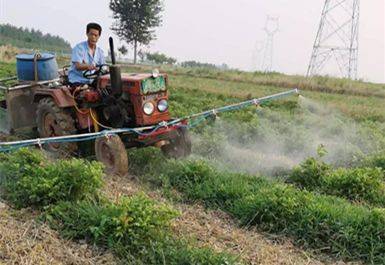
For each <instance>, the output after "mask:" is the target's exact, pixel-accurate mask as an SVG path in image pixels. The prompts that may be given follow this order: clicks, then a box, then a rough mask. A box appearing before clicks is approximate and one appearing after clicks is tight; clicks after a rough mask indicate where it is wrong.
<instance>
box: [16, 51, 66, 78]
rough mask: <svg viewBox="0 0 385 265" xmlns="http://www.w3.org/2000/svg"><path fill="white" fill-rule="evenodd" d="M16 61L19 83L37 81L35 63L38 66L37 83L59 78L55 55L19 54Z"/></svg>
mask: <svg viewBox="0 0 385 265" xmlns="http://www.w3.org/2000/svg"><path fill="white" fill-rule="evenodd" d="M35 57H36V58H35ZM16 60H17V62H16V68H17V78H18V79H19V81H35V62H36V64H37V79H38V80H37V81H47V80H52V79H56V78H58V77H59V74H58V66H57V62H56V58H55V55H53V54H50V53H41V54H18V55H17V56H16Z"/></svg>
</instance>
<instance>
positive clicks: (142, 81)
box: [99, 73, 168, 95]
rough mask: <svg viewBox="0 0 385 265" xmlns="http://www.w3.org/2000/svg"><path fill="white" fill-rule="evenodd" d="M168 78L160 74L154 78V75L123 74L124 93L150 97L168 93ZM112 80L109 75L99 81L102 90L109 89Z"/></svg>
mask: <svg viewBox="0 0 385 265" xmlns="http://www.w3.org/2000/svg"><path fill="white" fill-rule="evenodd" d="M167 83H168V77H167V75H166V74H159V76H157V77H154V76H153V75H152V74H148V73H142V74H122V84H123V91H125V92H129V93H130V94H136V95H149V94H154V93H159V92H165V91H167ZM110 86H111V80H110V76H109V75H104V76H102V77H101V78H100V79H99V87H100V88H101V89H105V88H107V89H108V88H109V87H110Z"/></svg>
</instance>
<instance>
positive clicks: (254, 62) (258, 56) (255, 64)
mask: <svg viewBox="0 0 385 265" xmlns="http://www.w3.org/2000/svg"><path fill="white" fill-rule="evenodd" d="M263 48H264V43H263V41H257V42H256V43H255V46H254V50H253V56H252V58H251V70H252V71H258V70H260V67H261V61H262V52H263Z"/></svg>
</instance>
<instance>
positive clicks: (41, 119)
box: [36, 98, 78, 158]
mask: <svg viewBox="0 0 385 265" xmlns="http://www.w3.org/2000/svg"><path fill="white" fill-rule="evenodd" d="M36 119H37V120H36V123H37V130H38V132H39V136H40V137H41V138H46V137H55V136H65V135H72V134H76V132H77V130H76V127H75V121H74V119H73V118H72V116H71V113H70V111H69V110H68V109H63V108H60V107H58V106H57V105H56V103H55V101H54V100H53V99H52V98H43V99H41V100H40V101H39V104H38V106H37V111H36ZM43 148H44V149H46V150H47V151H49V152H50V153H51V154H52V155H53V156H54V157H56V158H63V157H68V156H70V155H72V154H74V153H76V152H77V150H78V146H77V144H76V143H48V144H44V145H43Z"/></svg>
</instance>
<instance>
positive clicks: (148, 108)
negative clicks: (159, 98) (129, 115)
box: [143, 102, 155, 115]
mask: <svg viewBox="0 0 385 265" xmlns="http://www.w3.org/2000/svg"><path fill="white" fill-rule="evenodd" d="M154 110H155V106H154V104H152V103H151V102H146V103H145V104H144V105H143V112H144V113H145V114H146V115H151V114H152V113H153V112H154Z"/></svg>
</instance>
